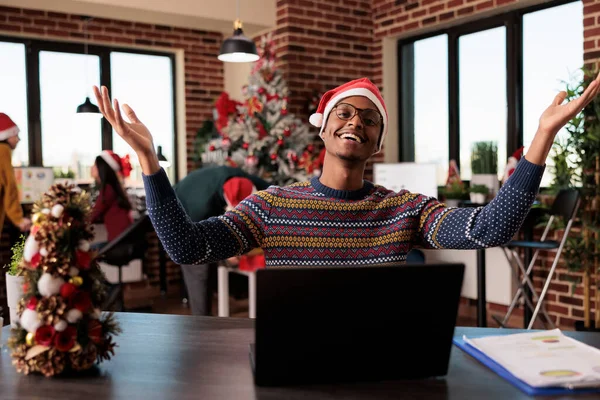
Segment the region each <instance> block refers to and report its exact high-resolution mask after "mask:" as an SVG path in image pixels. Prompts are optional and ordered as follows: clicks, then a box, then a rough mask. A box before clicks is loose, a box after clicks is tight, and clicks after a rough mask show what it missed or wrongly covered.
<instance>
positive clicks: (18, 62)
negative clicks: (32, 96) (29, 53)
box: [0, 42, 29, 166]
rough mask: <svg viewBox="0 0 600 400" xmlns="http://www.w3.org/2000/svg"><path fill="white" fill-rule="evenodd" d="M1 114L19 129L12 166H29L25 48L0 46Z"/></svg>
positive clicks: (17, 45)
mask: <svg viewBox="0 0 600 400" xmlns="http://www.w3.org/2000/svg"><path fill="white" fill-rule="evenodd" d="M0 60H2V62H1V63H0V90H1V91H2V96H0V112H3V113H5V114H6V115H8V116H9V117H10V118H11V119H12V120H13V121H14V122H15V124H17V126H18V127H19V129H20V131H21V132H20V133H19V138H20V139H21V142H20V143H19V145H18V146H17V148H16V149H15V150H14V151H13V153H12V163H13V165H15V166H21V165H28V164H29V151H28V150H29V134H28V128H29V127H28V120H27V78H26V75H25V71H26V70H25V45H23V44H21V43H10V42H0Z"/></svg>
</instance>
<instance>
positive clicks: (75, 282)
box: [69, 276, 83, 286]
mask: <svg viewBox="0 0 600 400" xmlns="http://www.w3.org/2000/svg"><path fill="white" fill-rule="evenodd" d="M69 283H72V284H73V285H75V286H81V285H82V284H83V278H82V277H80V276H74V277H72V278H71V279H69Z"/></svg>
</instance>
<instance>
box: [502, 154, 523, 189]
mask: <svg viewBox="0 0 600 400" xmlns="http://www.w3.org/2000/svg"><path fill="white" fill-rule="evenodd" d="M524 149H525V147H524V146H521V147H519V148H518V149H517V150H515V152H514V153H513V154H512V156H510V157H508V161H507V163H506V167H505V168H504V176H503V177H502V182H503V183H504V182H506V181H507V180H508V178H510V176H511V175H512V174H513V172H515V169H516V168H517V164H518V163H519V160H520V159H521V157H523V150H524Z"/></svg>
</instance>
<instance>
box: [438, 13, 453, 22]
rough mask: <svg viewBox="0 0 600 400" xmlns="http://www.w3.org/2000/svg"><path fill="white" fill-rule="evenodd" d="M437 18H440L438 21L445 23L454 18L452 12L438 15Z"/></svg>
mask: <svg viewBox="0 0 600 400" xmlns="http://www.w3.org/2000/svg"><path fill="white" fill-rule="evenodd" d="M439 18H440V21H445V20H447V19H450V18H454V11H450V12H447V13H443V14H440V17H439Z"/></svg>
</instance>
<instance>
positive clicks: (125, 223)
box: [90, 150, 133, 248]
mask: <svg viewBox="0 0 600 400" xmlns="http://www.w3.org/2000/svg"><path fill="white" fill-rule="evenodd" d="M130 173H131V164H130V163H129V157H128V156H126V157H124V158H121V157H119V156H118V155H117V154H116V153H114V152H112V151H110V150H104V151H103V152H102V153H100V155H99V156H98V157H96V161H95V162H94V165H93V166H92V178H94V180H95V181H96V184H97V185H98V187H99V192H100V193H99V195H98V198H97V199H96V202H95V203H94V208H93V210H92V215H91V217H90V220H91V222H95V223H102V224H104V225H105V226H106V232H107V239H108V241H109V242H110V241H111V240H113V239H114V238H116V237H117V236H119V235H120V234H121V233H122V232H123V231H124V230H125V229H127V227H129V225H131V223H132V222H133V217H132V212H131V211H132V207H131V203H130V202H129V199H128V198H127V194H126V193H125V189H124V188H123V179H124V178H127V177H128V176H129V174H130ZM103 244H104V243H99V244H96V245H95V247H98V248H99V247H102V245H103Z"/></svg>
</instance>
